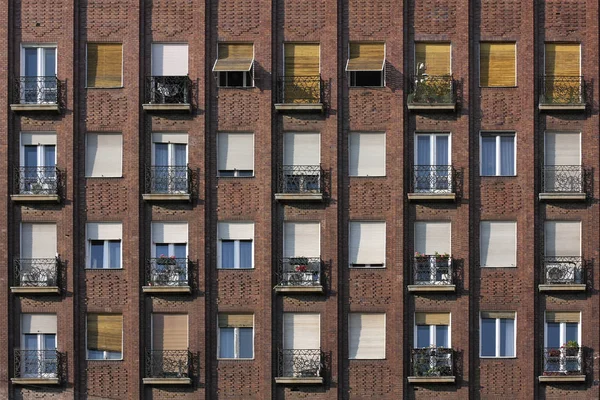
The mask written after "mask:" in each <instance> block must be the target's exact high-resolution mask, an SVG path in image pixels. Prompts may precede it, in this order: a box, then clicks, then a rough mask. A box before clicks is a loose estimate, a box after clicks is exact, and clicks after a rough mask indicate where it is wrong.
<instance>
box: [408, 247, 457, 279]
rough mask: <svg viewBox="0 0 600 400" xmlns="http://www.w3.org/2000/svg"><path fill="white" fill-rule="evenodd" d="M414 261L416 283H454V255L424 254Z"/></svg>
mask: <svg viewBox="0 0 600 400" xmlns="http://www.w3.org/2000/svg"><path fill="white" fill-rule="evenodd" d="M413 262H414V264H413V271H414V284H415V285H452V257H450V256H446V255H427V254H423V255H419V256H415V257H414V258H413Z"/></svg>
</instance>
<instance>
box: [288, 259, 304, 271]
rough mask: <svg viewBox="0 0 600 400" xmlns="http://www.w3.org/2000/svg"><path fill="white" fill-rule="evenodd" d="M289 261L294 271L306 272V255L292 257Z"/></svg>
mask: <svg viewBox="0 0 600 400" xmlns="http://www.w3.org/2000/svg"><path fill="white" fill-rule="evenodd" d="M289 262H290V265H291V266H294V270H295V271H296V272H306V271H307V270H308V258H306V257H292V258H290V261H289Z"/></svg>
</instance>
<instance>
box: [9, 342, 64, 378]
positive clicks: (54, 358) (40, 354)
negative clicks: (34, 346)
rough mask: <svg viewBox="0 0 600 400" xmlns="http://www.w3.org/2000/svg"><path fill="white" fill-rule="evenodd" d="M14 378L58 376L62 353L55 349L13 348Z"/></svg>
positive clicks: (60, 369)
mask: <svg viewBox="0 0 600 400" xmlns="http://www.w3.org/2000/svg"><path fill="white" fill-rule="evenodd" d="M14 357H15V378H39V379H56V378H60V375H61V371H62V363H63V354H62V353H59V352H58V351H56V350H20V349H15V356H14Z"/></svg>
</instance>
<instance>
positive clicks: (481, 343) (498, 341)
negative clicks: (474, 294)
mask: <svg viewBox="0 0 600 400" xmlns="http://www.w3.org/2000/svg"><path fill="white" fill-rule="evenodd" d="M511 312H512V311H511ZM514 315H515V318H514V319H513V321H514V323H513V338H514V339H513V352H514V355H512V356H501V355H499V354H500V342H501V341H500V333H501V327H500V325H501V323H500V321H501V320H503V319H511V318H482V317H481V312H480V313H479V358H485V359H496V358H500V359H503V358H506V359H512V358H517V332H518V330H517V312H516V311H515V312H514ZM484 319H493V320H495V321H496V337H495V343H494V344H495V354H496V355H495V356H484V355H482V354H481V352H482V349H483V329H482V321H483V320H484ZM488 340H490V339H488Z"/></svg>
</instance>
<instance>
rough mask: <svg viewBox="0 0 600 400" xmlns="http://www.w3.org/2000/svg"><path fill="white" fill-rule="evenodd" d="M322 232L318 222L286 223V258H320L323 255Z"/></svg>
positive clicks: (284, 231) (284, 249)
mask: <svg viewBox="0 0 600 400" xmlns="http://www.w3.org/2000/svg"><path fill="white" fill-rule="evenodd" d="M320 230H321V227H320V224H319V223H318V222H288V221H286V222H284V223H283V255H284V257H286V258H288V257H309V258H310V257H319V256H320V255H321V244H320V236H321V233H320Z"/></svg>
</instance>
